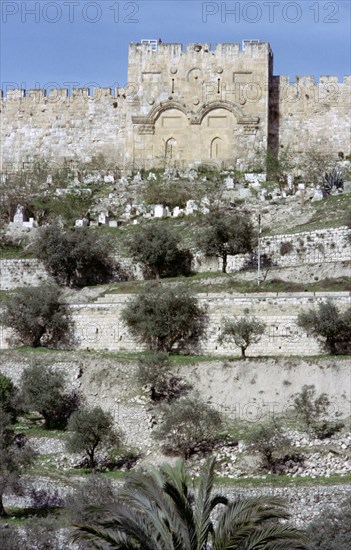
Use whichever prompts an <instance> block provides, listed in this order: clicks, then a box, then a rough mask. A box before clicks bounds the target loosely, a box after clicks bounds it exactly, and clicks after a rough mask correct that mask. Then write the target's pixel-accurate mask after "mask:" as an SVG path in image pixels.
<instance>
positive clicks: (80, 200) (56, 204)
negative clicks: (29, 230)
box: [33, 190, 92, 226]
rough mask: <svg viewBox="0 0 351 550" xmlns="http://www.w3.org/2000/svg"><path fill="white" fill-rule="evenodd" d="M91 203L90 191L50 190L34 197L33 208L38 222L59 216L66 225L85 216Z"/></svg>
mask: <svg viewBox="0 0 351 550" xmlns="http://www.w3.org/2000/svg"><path fill="white" fill-rule="evenodd" d="M91 204H92V196H91V194H90V193H87V192H83V191H80V192H79V191H74V190H72V191H70V192H68V193H64V194H62V195H55V194H53V193H52V192H51V193H46V194H43V195H41V196H38V197H36V198H35V199H34V200H33V209H34V211H35V213H36V218H37V220H38V222H39V223H40V224H43V223H44V222H52V220H55V219H58V218H60V219H61V220H62V221H63V222H64V224H65V225H66V226H72V225H74V223H75V220H77V219H81V218H84V217H86V216H87V214H88V212H89V209H90V207H91Z"/></svg>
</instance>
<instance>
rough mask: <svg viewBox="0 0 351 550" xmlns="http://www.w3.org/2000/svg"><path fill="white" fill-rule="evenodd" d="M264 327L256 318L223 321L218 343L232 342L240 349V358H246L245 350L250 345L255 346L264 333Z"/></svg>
mask: <svg viewBox="0 0 351 550" xmlns="http://www.w3.org/2000/svg"><path fill="white" fill-rule="evenodd" d="M265 328H266V325H265V324H264V323H262V322H261V321H260V320H259V319H257V318H256V317H241V318H237V320H235V321H230V320H225V321H224V324H223V327H222V332H221V335H220V337H219V338H218V340H219V342H221V343H222V342H228V341H229V342H230V341H232V340H233V341H234V344H235V345H236V346H238V347H239V348H240V349H241V356H242V358H243V359H245V358H246V350H247V348H248V347H249V346H250V345H251V344H257V342H259V341H260V339H261V335H262V334H263V333H264V330H265Z"/></svg>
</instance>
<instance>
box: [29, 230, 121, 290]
mask: <svg viewBox="0 0 351 550" xmlns="http://www.w3.org/2000/svg"><path fill="white" fill-rule="evenodd" d="M111 250H113V247H112V244H111V242H110V240H109V238H108V237H107V236H106V235H101V232H99V233H97V232H96V231H94V230H93V229H92V228H89V227H75V228H74V229H69V230H63V229H61V228H60V227H59V225H58V224H53V225H50V226H48V227H43V228H41V229H40V232H39V234H38V236H37V238H36V240H35V242H34V244H33V252H34V254H35V255H36V257H37V258H38V259H39V260H41V261H42V262H43V264H44V266H45V268H46V270H47V271H48V273H50V275H52V276H53V277H54V278H55V280H56V282H57V283H58V284H61V285H66V286H69V287H83V286H89V285H97V284H103V283H107V282H109V281H111V280H112V279H113V278H115V277H116V276H117V275H116V271H117V266H116V265H115V263H114V260H113V259H112V257H111Z"/></svg>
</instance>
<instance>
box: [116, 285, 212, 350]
mask: <svg viewBox="0 0 351 550" xmlns="http://www.w3.org/2000/svg"><path fill="white" fill-rule="evenodd" d="M122 319H123V321H124V322H125V323H126V325H127V326H128V329H129V330H130V332H131V334H132V335H133V336H134V337H135V338H136V339H137V340H138V341H139V342H142V343H145V344H147V345H148V346H149V347H150V348H151V349H154V350H158V351H172V350H173V349H174V348H175V347H176V348H177V350H178V351H179V350H182V349H184V348H186V347H187V346H190V345H192V346H194V345H195V344H197V343H198V341H199V339H200V337H201V336H202V335H203V333H204V329H205V324H206V320H207V318H206V315H205V312H204V311H203V310H202V309H201V308H200V307H199V305H198V301H197V299H196V297H195V295H194V294H192V292H191V291H190V290H189V289H188V288H187V287H186V286H185V285H177V286H175V287H167V286H163V285H161V284H154V285H148V286H147V287H145V289H144V290H143V291H142V292H141V293H140V294H138V295H137V296H135V298H134V300H133V301H131V302H130V303H129V304H128V305H127V306H126V307H125V309H124V310H123V311H122Z"/></svg>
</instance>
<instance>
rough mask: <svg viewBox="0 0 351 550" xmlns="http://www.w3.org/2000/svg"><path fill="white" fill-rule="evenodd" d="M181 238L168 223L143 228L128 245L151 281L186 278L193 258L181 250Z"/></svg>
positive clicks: (135, 259)
mask: <svg viewBox="0 0 351 550" xmlns="http://www.w3.org/2000/svg"><path fill="white" fill-rule="evenodd" d="M179 241H180V239H179V236H178V235H177V234H176V233H175V231H174V230H173V229H171V228H170V227H169V226H168V225H166V224H165V223H164V222H158V223H152V224H148V225H146V226H143V227H140V229H139V230H138V232H137V233H136V234H133V236H132V237H131V238H130V239H129V241H128V244H127V246H128V250H129V253H130V255H131V256H132V258H133V259H134V261H136V262H139V263H141V264H142V266H143V269H144V274H145V276H146V277H148V278H156V279H159V278H160V277H170V276H177V275H185V274H187V273H189V272H190V268H191V255H190V253H189V251H185V250H180V249H179Z"/></svg>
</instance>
